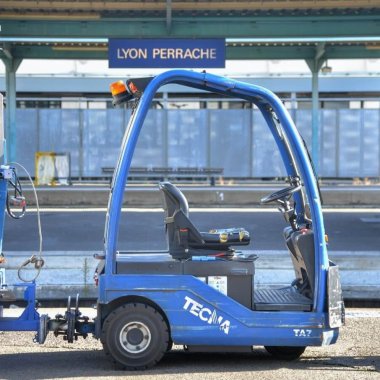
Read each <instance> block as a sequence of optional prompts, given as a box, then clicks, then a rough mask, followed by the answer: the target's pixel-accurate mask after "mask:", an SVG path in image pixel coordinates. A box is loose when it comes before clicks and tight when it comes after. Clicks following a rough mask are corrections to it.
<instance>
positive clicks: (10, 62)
mask: <svg viewBox="0 0 380 380" xmlns="http://www.w3.org/2000/svg"><path fill="white" fill-rule="evenodd" d="M3 54H4V55H3V56H2V57H1V59H2V61H3V62H4V65H5V82H6V85H5V86H6V108H5V138H6V140H7V161H8V162H12V161H14V159H15V157H16V138H17V136H16V71H17V69H18V68H19V66H20V64H21V61H22V60H21V59H19V58H15V57H14V56H13V51H12V49H11V48H10V47H8V46H7V47H5V48H4V49H3Z"/></svg>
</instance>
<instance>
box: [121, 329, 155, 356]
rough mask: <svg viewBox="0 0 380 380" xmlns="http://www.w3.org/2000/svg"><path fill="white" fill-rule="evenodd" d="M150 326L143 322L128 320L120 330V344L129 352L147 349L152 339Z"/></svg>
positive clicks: (133, 352) (134, 352)
mask: <svg viewBox="0 0 380 380" xmlns="http://www.w3.org/2000/svg"><path fill="white" fill-rule="evenodd" d="M151 338H152V337H151V333H150V330H149V328H148V327H147V326H146V325H145V324H144V323H141V322H128V323H127V324H126V325H125V326H124V327H123V328H122V329H121V331H120V344H121V346H122V347H123V348H124V349H125V350H126V351H127V352H129V353H132V354H138V353H140V352H143V351H144V350H146V348H147V347H148V346H149V344H150V341H151Z"/></svg>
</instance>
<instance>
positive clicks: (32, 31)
mask: <svg viewBox="0 0 380 380" xmlns="http://www.w3.org/2000/svg"><path fill="white" fill-rule="evenodd" d="M0 24H1V36H2V37H7V36H9V37H82V38H86V37H88V38H90V37H92V38H96V37H125V38H126V37H129V38H131V37H132V38H140V37H169V36H170V37H189V38H201V37H231V38H232V37H237V38H239V37H240V38H244V37H267V38H271V37H273V38H275V37H285V36H287V37H324V36H325V37H327V36H329V37H331V36H349V37H354V36H377V35H379V30H380V14H379V12H375V11H374V12H373V14H372V15H346V16H345V15H336V16H334V15H332V16H315V15H313V16H293V17H290V16H284V17H279V16H275V17H273V16H260V17H258V16H255V17H173V18H172V20H171V28H170V35H169V33H168V29H167V20H166V18H163V17H156V18H154V17H149V18H127V19H100V20H91V21H60V20H55V21H47V20H4V19H1V16H0Z"/></svg>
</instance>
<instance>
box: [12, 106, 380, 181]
mask: <svg viewBox="0 0 380 380" xmlns="http://www.w3.org/2000/svg"><path fill="white" fill-rule="evenodd" d="M291 112H292V116H293V118H294V120H295V122H296V125H297V127H298V129H299V130H300V132H301V134H302V135H303V137H304V138H305V140H306V143H307V144H308V145H309V146H310V141H311V110H302V109H297V110H292V111H291ZM129 115H130V111H129V110H124V109H115V110H114V109H99V110H98V109H88V110H82V109H18V110H17V120H16V125H17V131H16V134H17V146H16V156H17V161H19V162H20V163H22V164H23V165H25V166H26V167H27V169H28V170H30V171H31V172H32V173H34V155H35V152H36V151H54V152H60V153H62V152H68V153H70V156H71V176H72V177H101V176H103V175H104V174H102V170H101V168H102V167H113V166H114V165H115V163H116V160H117V156H118V153H119V149H120V144H121V140H122V136H123V133H124V130H125V127H126V124H127V122H128V118H129ZM320 121H321V128H320V136H319V141H320V144H319V149H320V152H319V157H320V162H319V168H320V175H321V176H322V177H333V178H334V177H336V178H339V177H380V111H379V110H371V109H353V110H351V109H323V110H320ZM132 165H133V166H138V167H148V168H149V167H172V168H177V167H199V168H203V167H215V168H216V167H221V168H224V175H225V176H226V177H258V178H263V177H277V176H282V175H284V173H285V171H284V168H283V164H282V162H281V159H280V157H279V153H278V150H277V148H276V146H275V143H274V140H273V137H272V136H271V134H270V132H269V129H268V127H267V126H266V123H265V121H264V120H263V118H262V116H261V114H260V112H259V111H257V110H252V109H247V110H156V109H152V110H150V111H149V113H148V116H147V119H146V122H145V124H144V127H143V129H142V132H141V135H140V140H139V142H138V146H137V149H136V153H135V156H134V159H133V163H132Z"/></svg>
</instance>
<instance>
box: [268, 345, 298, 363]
mask: <svg viewBox="0 0 380 380" xmlns="http://www.w3.org/2000/svg"><path fill="white" fill-rule="evenodd" d="M265 349H266V350H267V351H268V352H269V353H270V354H271V355H272V356H273V357H274V358H276V359H279V360H287V361H292V360H297V359H299V357H300V356H301V355H302V354H303V353H304V352H305V350H306V347H285V346H265Z"/></svg>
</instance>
